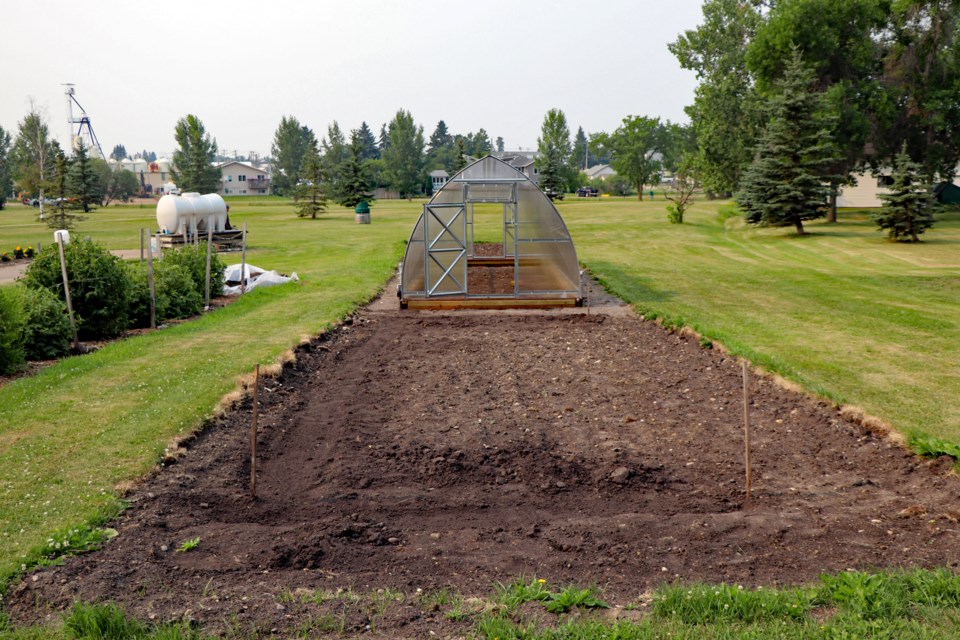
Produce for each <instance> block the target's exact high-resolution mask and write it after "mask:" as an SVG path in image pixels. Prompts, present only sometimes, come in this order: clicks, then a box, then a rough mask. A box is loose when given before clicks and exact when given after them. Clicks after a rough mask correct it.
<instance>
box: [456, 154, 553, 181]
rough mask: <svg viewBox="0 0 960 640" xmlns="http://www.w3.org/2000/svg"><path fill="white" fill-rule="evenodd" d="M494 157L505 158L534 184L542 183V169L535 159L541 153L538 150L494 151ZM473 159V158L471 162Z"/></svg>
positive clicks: (504, 159) (505, 160)
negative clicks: (538, 166) (538, 167)
mask: <svg viewBox="0 0 960 640" xmlns="http://www.w3.org/2000/svg"><path fill="white" fill-rule="evenodd" d="M490 155H492V156H493V157H494V158H497V159H498V160H503V161H504V162H506V163H507V164H508V165H510V166H511V167H513V168H514V169H516V170H517V171H519V172H520V173H522V174H523V175H525V176H527V179H529V180H530V181H531V182H533V183H534V184H540V171H539V170H537V167H536V165H535V164H534V161H535V160H536V158H537V156H538V155H540V154H539V153H538V152H536V151H494V152H493V153H491V154H490ZM472 161H473V159H471V162H472Z"/></svg>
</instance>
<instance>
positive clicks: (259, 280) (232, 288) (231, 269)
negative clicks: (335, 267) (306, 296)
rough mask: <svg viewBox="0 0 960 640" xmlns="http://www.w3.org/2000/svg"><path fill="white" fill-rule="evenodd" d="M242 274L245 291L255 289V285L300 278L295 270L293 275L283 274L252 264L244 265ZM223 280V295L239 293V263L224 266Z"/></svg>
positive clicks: (262, 285) (269, 284) (270, 284)
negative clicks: (244, 276)
mask: <svg viewBox="0 0 960 640" xmlns="http://www.w3.org/2000/svg"><path fill="white" fill-rule="evenodd" d="M244 274H245V275H246V280H247V289H246V290H247V291H250V290H251V289H256V288H257V287H273V286H276V285H278V284H286V283H288V282H299V281H300V278H299V277H298V276H297V274H296V272H294V273H293V275H290V276H285V275H282V274H280V273H278V272H276V271H265V270H263V269H261V268H260V267H257V266H254V265H252V264H247V265H246V269H245V270H244ZM223 281H224V283H226V284H224V285H223V295H225V296H237V295H240V282H241V280H240V265H239V264H231V265H229V266H227V267H225V268H224V270H223ZM231 283H234V284H231Z"/></svg>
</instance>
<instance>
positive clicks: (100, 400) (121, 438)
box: [0, 201, 420, 584]
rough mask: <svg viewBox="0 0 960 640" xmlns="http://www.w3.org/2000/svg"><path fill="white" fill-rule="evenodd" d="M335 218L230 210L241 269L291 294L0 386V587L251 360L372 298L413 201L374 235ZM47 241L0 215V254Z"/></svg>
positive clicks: (136, 224) (414, 211)
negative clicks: (243, 243)
mask: <svg viewBox="0 0 960 640" xmlns="http://www.w3.org/2000/svg"><path fill="white" fill-rule="evenodd" d="M332 209H333V211H332V212H331V213H330V214H327V215H325V216H324V217H323V218H320V219H317V220H311V219H299V218H296V217H295V215H294V213H293V208H292V207H291V206H290V205H289V204H284V203H279V204H277V203H274V204H273V205H270V206H257V207H250V208H249V209H247V208H246V207H245V206H244V205H243V204H237V205H235V206H233V207H231V221H232V222H233V223H234V224H242V223H244V222H246V223H247V224H248V230H249V244H250V250H249V251H248V253H247V260H248V261H249V262H251V263H252V264H255V265H257V266H260V267H265V268H270V269H277V270H279V271H282V272H285V273H291V272H294V271H295V272H297V273H298V275H299V276H300V279H301V282H300V284H299V285H290V286H284V287H277V288H272V289H263V290H255V291H253V292H251V293H250V294H248V295H247V296H244V297H242V298H241V299H239V300H238V301H237V302H235V303H234V304H232V305H230V306H228V307H225V308H223V309H220V310H218V311H216V312H213V313H210V314H207V315H205V316H203V317H202V318H201V319H199V320H196V321H193V322H189V323H185V324H181V325H176V326H172V327H170V328H168V329H164V330H162V331H158V332H155V333H153V334H151V335H148V336H143V337H141V338H137V339H132V340H125V341H121V342H117V343H114V344H111V345H109V346H107V347H106V348H104V349H102V350H100V351H98V352H96V353H94V354H92V355H89V356H83V357H75V358H67V359H65V360H63V361H62V362H60V363H58V364H56V365H54V366H51V367H49V368H46V369H44V370H43V371H42V372H41V373H40V374H38V375H36V376H33V377H29V378H24V379H20V380H18V381H15V382H14V383H11V384H8V385H6V386H4V387H2V388H0V584H2V583H3V582H4V581H5V579H6V577H7V576H9V575H10V574H11V572H14V571H16V570H18V569H19V567H20V566H21V564H23V563H25V562H28V558H34V557H36V556H37V555H38V554H39V551H40V550H41V549H43V548H44V547H46V546H47V545H48V544H49V543H48V539H54V540H56V541H59V540H61V539H63V538H65V537H67V535H68V531H69V530H70V529H71V528H73V527H74V526H75V525H79V524H81V523H84V522H89V521H94V522H96V521H98V520H99V519H100V517H101V516H102V515H104V514H109V513H111V512H112V511H113V510H114V509H115V508H116V504H117V501H116V494H115V486H116V485H117V484H119V483H122V482H124V481H128V480H130V479H133V478H136V477H138V476H140V475H142V474H144V473H145V472H147V471H148V470H149V469H150V468H151V467H152V466H153V465H155V464H156V462H157V460H158V456H160V455H161V454H162V452H163V449H164V447H165V446H166V445H167V444H168V443H169V442H170V441H171V439H173V438H174V437H176V436H178V435H182V434H185V433H187V432H190V431H192V430H194V429H196V428H197V427H198V426H199V425H200V424H201V423H202V422H203V420H204V419H205V418H206V417H208V416H210V415H211V413H212V412H213V409H214V407H215V405H216V404H217V402H218V401H219V400H220V398H222V397H223V396H224V395H225V394H227V393H228V392H230V391H231V390H232V389H234V388H235V387H236V385H237V380H238V377H239V376H241V375H243V374H246V373H249V372H251V371H252V370H253V366H254V364H256V363H272V362H275V361H277V360H278V358H279V357H280V355H281V354H282V353H283V352H284V351H286V350H287V349H289V348H290V347H291V346H294V345H296V344H297V343H298V342H299V341H300V340H301V339H302V338H303V337H305V336H312V335H316V334H317V333H319V332H322V331H323V330H325V329H326V328H328V327H329V326H331V325H332V324H334V323H336V322H337V321H338V320H339V319H340V318H342V317H343V316H344V315H346V314H348V313H349V312H350V311H351V310H353V309H354V308H355V307H356V306H357V305H358V304H361V303H363V302H364V301H365V300H367V299H369V298H370V297H371V296H373V295H374V294H375V293H376V292H377V291H378V290H379V288H380V287H381V286H382V285H383V283H384V282H385V281H386V280H387V279H388V278H389V276H390V274H391V273H392V272H393V270H394V268H395V267H396V265H397V263H398V261H399V260H400V258H401V256H402V251H403V241H404V240H405V238H406V236H407V235H408V234H409V232H410V229H411V228H412V226H413V223H414V221H415V220H416V216H417V215H419V210H420V205H419V204H417V203H415V202H414V203H408V202H405V201H400V202H392V203H384V204H382V205H380V206H377V207H376V208H375V209H374V221H375V224H371V225H357V224H356V223H355V222H354V220H353V213H352V212H351V211H348V210H346V209H342V208H340V207H333V208H332ZM154 215H155V210H153V209H149V208H144V209H140V208H128V207H113V206H111V207H108V208H106V209H101V210H99V211H97V212H94V213H92V214H91V215H90V216H89V218H88V220H87V221H85V222H82V223H81V224H80V226H79V228H78V229H77V230H76V231H75V234H76V235H90V236H91V237H93V238H94V239H96V240H98V241H100V242H103V243H104V244H105V245H106V246H108V247H109V248H111V249H124V248H126V249H134V248H137V247H139V233H140V231H139V230H140V228H141V227H146V226H148V225H151V224H153V225H156V221H155V218H154ZM49 237H51V232H50V231H49V230H48V229H47V228H46V227H44V226H41V225H39V224H38V223H36V222H35V221H34V220H33V211H32V210H31V209H29V208H27V207H18V206H15V207H10V208H9V209H7V210H4V211H3V212H0V247H5V246H6V245H8V244H11V245H14V246H15V245H16V244H20V245H22V246H27V245H28V244H34V246H36V245H35V243H36V242H37V241H38V240H39V241H40V242H43V241H44V239H46V238H49ZM0 250H2V249H0ZM224 259H225V260H226V261H227V262H228V263H229V262H233V261H234V260H235V261H237V262H239V259H240V256H239V254H234V255H232V256H231V255H229V254H228V255H226V256H224ZM74 537H75V536H74Z"/></svg>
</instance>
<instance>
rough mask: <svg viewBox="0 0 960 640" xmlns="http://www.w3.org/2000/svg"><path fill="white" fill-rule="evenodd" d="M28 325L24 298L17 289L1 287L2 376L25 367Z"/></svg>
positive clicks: (0, 349)
mask: <svg viewBox="0 0 960 640" xmlns="http://www.w3.org/2000/svg"><path fill="white" fill-rule="evenodd" d="M26 323H27V317H26V314H25V313H24V311H23V297H22V296H21V295H20V292H19V291H18V290H17V287H0V374H4V373H13V372H15V371H19V370H20V369H21V368H22V367H23V364H24V362H25V360H26V355H25V352H24V348H23V338H24V335H23V334H24V328H25V327H26Z"/></svg>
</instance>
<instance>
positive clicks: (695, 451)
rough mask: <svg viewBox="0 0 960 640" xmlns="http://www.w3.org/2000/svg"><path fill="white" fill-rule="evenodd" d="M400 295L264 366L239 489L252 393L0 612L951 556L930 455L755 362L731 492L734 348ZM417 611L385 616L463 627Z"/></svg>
mask: <svg viewBox="0 0 960 640" xmlns="http://www.w3.org/2000/svg"><path fill="white" fill-rule="evenodd" d="M608 302H609V301H608ZM395 307H396V304H395V302H394V301H392V299H391V298H390V297H389V296H386V297H385V298H384V299H382V300H381V301H380V302H378V303H377V304H375V305H373V306H372V307H371V308H370V309H368V310H366V311H365V312H364V313H362V314H361V315H359V316H358V317H357V318H356V320H355V321H354V322H353V323H352V325H351V326H345V327H342V328H341V329H339V330H337V331H335V332H333V333H332V334H330V335H328V336H324V337H322V338H320V339H319V340H317V341H315V342H314V343H312V344H310V345H307V346H305V347H303V348H302V349H301V350H300V352H299V354H298V358H297V361H296V362H295V363H293V364H291V365H289V366H287V367H286V368H285V369H284V371H283V373H282V375H281V376H280V377H279V378H278V379H275V380H268V381H266V382H265V385H264V388H263V390H262V391H261V394H260V395H261V398H262V413H261V426H262V430H261V433H260V438H259V441H258V452H259V459H258V470H259V474H258V498H257V499H256V500H255V501H252V500H250V499H249V498H248V496H247V477H248V473H249V449H248V447H249V425H250V413H251V404H250V401H249V400H247V401H245V402H244V403H243V404H241V405H240V406H238V407H237V408H236V410H234V411H232V412H230V413H229V414H228V415H226V416H224V417H223V418H220V419H218V420H216V421H215V423H214V424H212V425H211V426H210V427H209V428H208V429H207V430H206V431H204V432H203V433H202V434H201V435H200V436H199V437H198V438H197V439H196V441H195V442H193V443H192V444H191V448H190V451H189V453H188V454H187V455H186V456H185V457H183V458H182V459H181V460H180V461H178V462H176V463H175V464H173V465H172V466H170V467H169V468H167V469H164V470H163V471H161V472H160V473H158V474H156V475H155V476H154V477H152V478H151V479H149V480H148V481H147V482H145V483H144V484H143V485H142V486H141V487H140V488H138V489H137V490H136V492H135V493H134V494H133V495H132V496H131V498H132V506H131V508H130V509H128V510H127V511H126V512H125V513H124V514H123V515H122V517H121V518H120V521H119V522H118V523H116V525H115V526H116V528H117V529H118V530H119V532H120V535H119V536H118V537H117V538H115V539H114V540H112V541H111V542H109V543H108V544H107V545H106V546H105V548H104V549H103V550H101V551H99V552H96V553H91V554H88V555H85V556H81V557H77V558H72V559H69V560H68V561H67V562H66V564H65V566H63V567H54V568H47V569H43V570H40V571H38V572H36V573H35V574H34V575H32V576H30V577H28V578H27V579H26V580H24V582H23V583H22V584H20V585H19V586H17V587H16V588H15V589H14V591H13V593H12V594H11V596H10V597H9V598H8V602H7V609H8V611H9V612H10V614H11V615H12V616H13V617H14V618H15V619H16V620H20V621H32V620H36V619H38V618H42V617H44V616H47V615H51V613H52V612H56V611H57V610H60V609H62V608H65V607H68V606H69V605H70V604H71V603H72V602H73V601H74V600H75V599H78V598H79V599H84V600H94V599H98V598H105V599H110V600H115V601H119V602H120V603H122V604H123V605H124V606H125V607H127V608H128V609H130V610H131V612H132V613H133V614H135V615H138V616H141V617H143V618H148V617H155V618H159V619H170V618H179V617H183V616H186V617H188V618H194V619H197V620H199V621H200V622H202V623H203V624H205V625H206V626H207V628H208V629H209V630H217V629H224V628H226V627H227V626H229V625H230V624H236V623H237V621H240V622H242V623H243V624H251V625H254V624H255V625H258V628H264V629H267V630H269V629H273V628H276V629H280V630H283V629H288V630H289V629H293V628H295V627H296V625H297V624H300V623H301V622H302V621H303V617H304V616H305V615H307V614H306V613H304V612H303V611H302V610H300V609H298V608H297V607H293V606H288V604H284V600H283V597H282V594H284V593H286V594H289V593H292V592H297V590H298V589H300V590H303V589H328V590H333V589H336V588H348V587H353V588H355V589H358V590H361V591H362V590H376V589H378V588H381V589H382V588H388V587H389V588H394V589H399V590H401V591H402V592H404V593H406V594H411V593H415V591H416V589H422V590H423V592H427V591H429V590H431V589H434V588H437V587H443V586H450V587H453V588H455V589H457V590H460V591H462V592H464V593H465V594H467V595H470V594H473V595H486V594H488V593H489V591H490V585H491V583H493V582H494V581H497V580H499V581H508V580H510V579H512V578H514V577H516V576H518V575H520V574H524V575H527V576H532V575H537V576H542V577H545V578H548V579H550V581H551V582H558V583H563V582H568V581H569V582H576V583H579V584H589V583H595V584H597V585H599V586H601V587H602V588H603V589H604V592H605V595H606V597H607V598H608V599H611V600H614V601H619V602H620V603H621V604H625V603H626V602H627V601H629V600H631V599H632V598H635V597H636V596H637V595H638V594H639V593H641V592H643V591H645V590H647V589H649V588H650V587H651V586H654V585H656V584H658V583H660V582H662V581H664V580H673V579H683V580H706V581H728V582H738V583H741V584H744V585H758V584H787V583H799V582H804V581H809V580H812V579H815V578H816V577H817V576H818V575H819V574H820V573H821V572H830V571H837V570H843V569H847V568H873V567H887V566H900V565H908V566H942V565H948V566H956V564H957V562H958V560H960V545H958V537H957V536H958V534H957V527H956V525H954V524H953V522H955V521H956V519H957V513H956V512H955V511H953V510H954V509H956V506H955V504H956V499H957V496H958V493H960V482H958V480H957V478H956V477H954V476H952V475H947V473H946V468H945V467H943V466H940V465H937V464H928V463H925V462H923V461H921V460H919V459H917V458H915V457H913V456H912V455H910V454H908V453H906V452H905V451H903V450H901V449H900V448H898V447H896V446H894V445H893V444H891V443H889V442H888V441H885V440H882V439H878V438H875V437H873V436H872V435H871V434H870V433H867V432H865V431H864V430H863V429H862V428H861V427H858V426H857V425H854V424H851V423H848V422H845V421H843V420H842V419H841V418H840V416H839V415H838V414H837V412H836V411H835V410H834V409H833V408H832V407H831V406H829V405H827V404H826V403H822V402H817V401H813V400H810V399H808V398H806V397H803V396H800V395H797V394H794V393H791V392H787V391H784V390H783V389H781V388H779V387H777V386H775V385H774V384H772V383H771V382H769V381H766V380H760V379H755V380H754V381H753V388H752V396H753V406H752V408H751V411H752V421H753V425H754V433H753V463H754V497H753V499H752V500H751V501H750V502H749V503H747V502H746V501H745V496H744V482H743V467H742V455H743V453H742V449H743V442H742V435H741V429H742V426H741V415H742V413H741V412H742V406H741V402H740V398H741V377H740V366H739V364H738V363H737V362H735V361H733V360H732V359H731V358H729V357H725V356H724V355H723V354H720V353H717V352H714V351H711V350H705V349H703V348H701V347H700V345H699V344H698V343H697V342H696V341H695V340H693V339H691V338H688V337H683V336H680V335H677V334H674V333H671V332H668V331H666V330H664V329H662V328H661V327H659V326H657V325H656V324H653V323H649V322H643V321H641V320H639V319H638V318H635V317H632V316H629V315H623V314H621V315H607V314H604V313H597V311H598V309H597V308H596V307H594V309H593V310H592V312H591V313H588V311H589V310H588V309H582V310H577V311H575V312H564V313H561V312H540V313H529V312H528V313H513V314H505V313H496V312H471V313H456V312H453V313H417V312H401V311H399V310H397V309H396V308H395ZM599 310H600V311H603V308H602V305H601V308H600V309H599ZM193 538H200V543H199V544H198V545H197V547H196V548H195V549H193V550H192V551H189V552H177V551H176V550H177V548H178V546H179V545H180V544H181V543H182V542H183V541H185V540H189V539H193ZM38 603H39V604H41V605H42V606H39V607H38V606H37V605H38ZM417 611H418V610H414V609H413V608H409V607H408V608H407V609H404V610H403V611H402V612H401V613H399V614H397V616H396V618H395V619H393V620H392V622H390V623H388V625H387V629H386V631H383V629H384V627H383V623H381V627H380V629H381V632H384V633H387V634H388V635H391V637H396V636H400V635H407V636H418V635H419V636H422V635H425V633H426V632H425V631H424V629H426V627H425V626H423V625H427V624H428V622H429V624H430V626H429V628H430V629H437V628H441V629H442V626H440V627H438V625H442V624H450V625H454V624H455V623H453V622H444V621H443V618H442V617H440V618H439V619H437V617H436V616H434V618H431V617H430V616H426V617H424V616H423V615H422V613H417ZM357 624H362V621H361V622H358V623H357ZM390 624H393V625H394V629H393V631H392V632H391V630H390V628H389V625H390ZM418 625H420V626H418ZM401 627H402V628H403V631H400V629H401ZM361 628H362V627H361Z"/></svg>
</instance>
